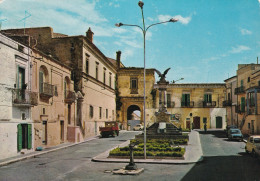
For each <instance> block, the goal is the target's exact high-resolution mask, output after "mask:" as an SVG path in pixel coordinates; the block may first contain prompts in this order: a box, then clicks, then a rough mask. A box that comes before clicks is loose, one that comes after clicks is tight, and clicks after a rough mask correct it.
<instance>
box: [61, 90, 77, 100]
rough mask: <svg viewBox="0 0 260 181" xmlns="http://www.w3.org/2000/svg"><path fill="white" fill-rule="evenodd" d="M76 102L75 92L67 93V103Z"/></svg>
mask: <svg viewBox="0 0 260 181" xmlns="http://www.w3.org/2000/svg"><path fill="white" fill-rule="evenodd" d="M75 100H76V95H75V93H74V92H73V91H65V100H64V101H65V102H66V103H72V102H74V101H75Z"/></svg>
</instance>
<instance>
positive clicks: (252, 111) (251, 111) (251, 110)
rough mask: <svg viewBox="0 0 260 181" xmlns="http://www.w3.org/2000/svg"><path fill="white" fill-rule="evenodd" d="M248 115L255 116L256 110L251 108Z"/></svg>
mask: <svg viewBox="0 0 260 181" xmlns="http://www.w3.org/2000/svg"><path fill="white" fill-rule="evenodd" d="M247 114H248V115H254V114H255V108H252V107H250V108H249V109H248V112H247Z"/></svg>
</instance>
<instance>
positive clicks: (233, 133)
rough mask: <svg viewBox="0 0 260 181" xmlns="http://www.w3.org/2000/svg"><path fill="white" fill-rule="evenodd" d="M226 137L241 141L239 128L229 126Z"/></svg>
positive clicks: (241, 135) (241, 136)
mask: <svg viewBox="0 0 260 181" xmlns="http://www.w3.org/2000/svg"><path fill="white" fill-rule="evenodd" d="M228 139H229V140H238V141H243V134H242V133H241V131H240V129H237V128H231V129H229V130H228Z"/></svg>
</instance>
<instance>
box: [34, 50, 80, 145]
mask: <svg viewBox="0 0 260 181" xmlns="http://www.w3.org/2000/svg"><path fill="white" fill-rule="evenodd" d="M31 61H32V79H31V84H32V91H33V92H37V93H39V96H38V105H37V106H35V107H33V108H32V120H33V122H34V130H35V135H34V143H35V144H34V148H37V147H39V146H41V147H50V146H55V145H59V144H61V143H64V142H68V141H71V142H79V141H82V140H83V138H82V136H81V137H80V135H81V134H80V128H79V127H78V126H76V117H75V109H76V105H75V102H76V94H75V93H74V85H73V81H72V80H71V79H70V77H71V68H69V67H68V66H66V65H64V64H62V63H61V62H59V61H57V60H55V59H54V58H53V57H51V56H48V55H46V54H44V53H42V52H40V51H39V50H36V49H32V58H31ZM78 135H79V136H78Z"/></svg>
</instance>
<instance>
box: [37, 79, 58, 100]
mask: <svg viewBox="0 0 260 181" xmlns="http://www.w3.org/2000/svg"><path fill="white" fill-rule="evenodd" d="M54 93H55V86H54V85H51V84H48V83H46V82H43V83H41V84H40V97H41V98H51V97H53V96H54Z"/></svg>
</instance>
